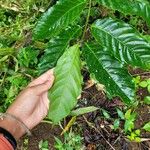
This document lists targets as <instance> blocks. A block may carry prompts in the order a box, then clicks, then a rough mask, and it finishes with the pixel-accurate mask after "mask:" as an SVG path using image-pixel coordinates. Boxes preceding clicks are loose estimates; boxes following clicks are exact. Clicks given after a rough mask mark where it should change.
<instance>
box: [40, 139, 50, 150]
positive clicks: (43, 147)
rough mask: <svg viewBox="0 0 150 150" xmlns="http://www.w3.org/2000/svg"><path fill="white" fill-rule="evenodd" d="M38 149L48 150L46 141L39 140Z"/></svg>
mask: <svg viewBox="0 0 150 150" xmlns="http://www.w3.org/2000/svg"><path fill="white" fill-rule="evenodd" d="M39 149H40V150H49V147H48V141H47V140H41V141H40V142H39Z"/></svg>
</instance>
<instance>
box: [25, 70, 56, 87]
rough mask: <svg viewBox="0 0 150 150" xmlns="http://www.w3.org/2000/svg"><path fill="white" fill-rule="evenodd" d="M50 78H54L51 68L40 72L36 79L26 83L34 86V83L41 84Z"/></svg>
mask: <svg viewBox="0 0 150 150" xmlns="http://www.w3.org/2000/svg"><path fill="white" fill-rule="evenodd" d="M51 78H54V74H53V69H51V70H48V71H47V72H45V73H44V74H42V75H41V76H40V77H38V78H37V79H35V80H33V81H32V82H31V83H30V84H29V85H28V87H31V86H36V85H39V84H43V83H44V82H46V81H49V80H51Z"/></svg>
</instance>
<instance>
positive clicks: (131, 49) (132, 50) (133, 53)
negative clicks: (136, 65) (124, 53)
mask: <svg viewBox="0 0 150 150" xmlns="http://www.w3.org/2000/svg"><path fill="white" fill-rule="evenodd" d="M92 27H93V28H97V29H100V30H102V31H103V32H105V33H107V34H108V35H110V36H111V37H113V38H114V39H115V40H116V41H118V42H119V43H121V44H122V45H123V46H124V47H126V48H128V49H129V50H130V52H131V53H132V55H136V56H137V57H138V58H139V59H140V60H141V58H140V57H139V55H138V54H136V53H135V52H134V49H133V48H131V47H130V46H126V45H125V44H124V43H123V42H122V41H121V40H119V39H117V37H115V36H114V35H113V34H111V33H110V32H109V31H108V32H107V30H104V29H103V28H100V27H99V26H95V25H93V26H92ZM94 37H95V36H94ZM95 38H96V37H95ZM96 40H97V41H98V39H97V38H96ZM124 61H125V62H126V63H127V61H126V60H125V59H124ZM144 63H145V62H144ZM142 65H143V64H142Z"/></svg>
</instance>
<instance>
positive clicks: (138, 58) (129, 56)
mask: <svg viewBox="0 0 150 150" xmlns="http://www.w3.org/2000/svg"><path fill="white" fill-rule="evenodd" d="M92 34H93V36H94V37H95V39H96V40H97V41H98V42H99V43H100V44H101V45H103V46H105V47H107V48H108V50H109V51H110V52H111V53H112V54H113V55H114V57H116V58H117V59H119V60H120V61H123V62H125V63H128V64H131V65H132V66H138V67H141V68H143V69H150V44H149V43H148V42H147V41H146V40H145V39H143V38H142V36H141V35H140V34H139V33H138V32H137V31H136V30H135V29H133V28H132V27H131V26H130V25H128V24H126V23H124V22H119V21H117V20H113V19H111V18H105V19H102V20H97V21H96V23H94V24H93V25H92Z"/></svg>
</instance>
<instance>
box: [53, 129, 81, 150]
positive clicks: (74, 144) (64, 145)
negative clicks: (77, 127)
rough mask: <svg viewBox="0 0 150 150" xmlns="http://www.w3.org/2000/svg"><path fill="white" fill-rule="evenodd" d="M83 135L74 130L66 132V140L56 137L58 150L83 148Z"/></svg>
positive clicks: (78, 149) (79, 149)
mask: <svg viewBox="0 0 150 150" xmlns="http://www.w3.org/2000/svg"><path fill="white" fill-rule="evenodd" d="M82 147H83V145H82V137H81V136H80V135H76V134H74V133H73V132H71V131H70V132H69V133H65V134H64V141H63V142H62V141H61V140H60V139H58V138H56V137H55V148H56V150H82Z"/></svg>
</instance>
